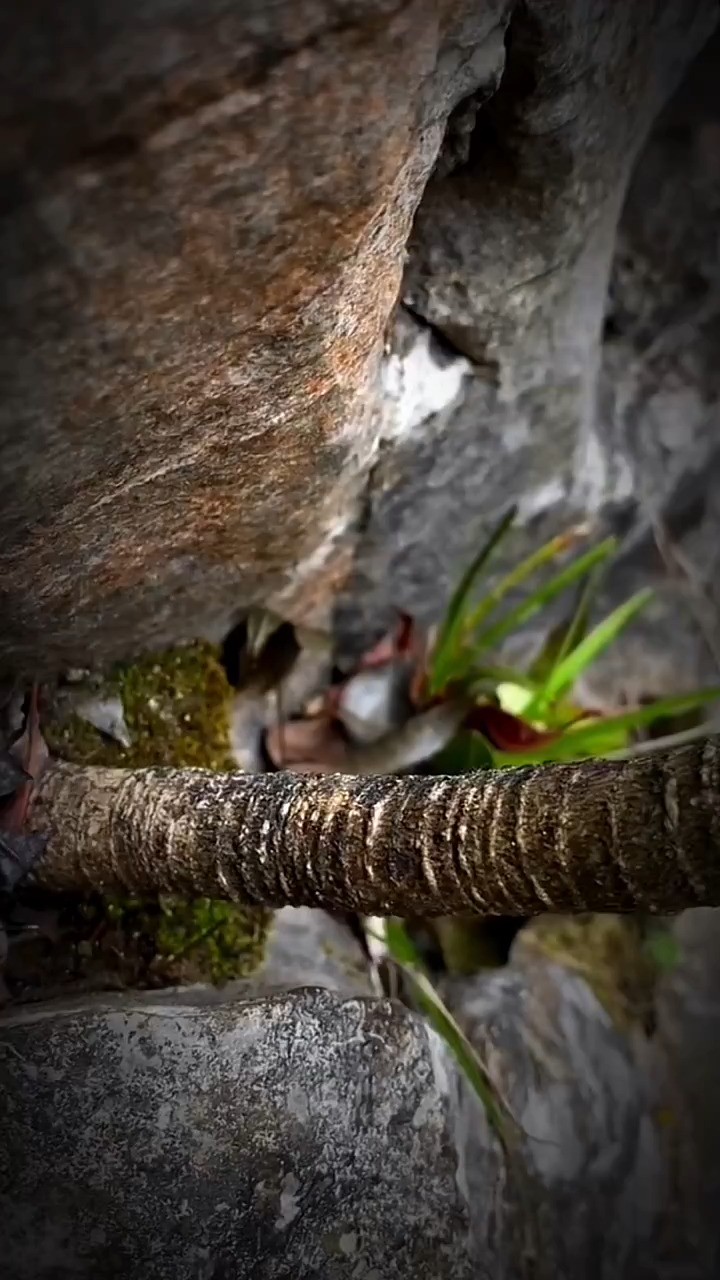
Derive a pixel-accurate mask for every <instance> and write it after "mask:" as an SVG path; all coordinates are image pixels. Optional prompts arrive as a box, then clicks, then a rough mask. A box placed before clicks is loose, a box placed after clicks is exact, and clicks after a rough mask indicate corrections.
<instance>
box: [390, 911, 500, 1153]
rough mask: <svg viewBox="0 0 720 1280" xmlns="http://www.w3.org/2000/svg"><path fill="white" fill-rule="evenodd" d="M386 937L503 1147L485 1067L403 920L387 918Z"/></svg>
mask: <svg viewBox="0 0 720 1280" xmlns="http://www.w3.org/2000/svg"><path fill="white" fill-rule="evenodd" d="M385 938H386V941H387V945H388V950H389V952H390V955H391V957H392V959H393V960H394V961H395V963H396V964H397V965H399V966H400V968H401V969H402V971H403V973H405V974H406V976H407V977H408V978H409V979H410V982H411V983H412V984H413V986H414V988H415V991H416V995H417V1000H418V1004H419V1005H420V1007H421V1008H422V1010H423V1012H424V1013H425V1015H426V1017H427V1018H428V1021H429V1022H430V1025H431V1026H432V1027H433V1028H434V1029H435V1031H436V1032H437V1034H438V1035H439V1036H440V1037H441V1038H442V1039H443V1040H444V1041H445V1043H446V1045H447V1046H448V1048H449V1049H450V1051H451V1053H453V1054H454V1056H455V1059H456V1061H457V1062H458V1064H459V1066H460V1068H461V1069H462V1071H463V1072H464V1074H465V1076H466V1078H467V1080H468V1082H469V1083H470V1085H471V1086H472V1088H473V1089H474V1090H475V1092H476V1094H477V1096H478V1098H479V1099H480V1102H481V1104H482V1106H483V1109H484V1111H485V1115H486V1118H487V1121H488V1124H489V1125H490V1126H491V1128H492V1129H493V1130H494V1131H495V1133H496V1135H497V1137H498V1138H499V1140H500V1142H501V1143H502V1144H503V1146H506V1144H507V1134H506V1116H505V1114H504V1109H503V1105H502V1103H501V1101H500V1100H499V1099H498V1097H497V1093H496V1090H495V1087H494V1085H493V1082H492V1080H491V1079H490V1075H489V1073H488V1070H487V1067H486V1066H485V1064H484V1062H483V1061H482V1059H481V1057H480V1055H479V1054H478V1053H477V1051H476V1050H475V1048H474V1047H473V1045H472V1044H471V1042H470V1041H469V1040H468V1038H467V1036H466V1035H465V1033H464V1031H463V1030H462V1028H461V1027H460V1026H459V1025H458V1023H457V1022H456V1021H455V1019H454V1017H453V1016H452V1014H451V1013H450V1010H449V1009H448V1008H447V1006H446V1005H445V1004H444V1002H443V1001H442V1000H441V998H440V996H439V995H438V993H437V991H436V990H435V988H434V987H433V985H432V983H431V982H430V980H429V978H428V977H427V975H426V973H425V972H424V969H423V965H422V961H421V959H420V955H419V952H418V950H417V948H416V947H415V944H414V942H413V940H412V938H411V937H410V935H409V933H408V931H407V929H406V928H405V926H404V924H403V923H402V921H400V920H387V921H386V922H385ZM508 1114H509V1113H508Z"/></svg>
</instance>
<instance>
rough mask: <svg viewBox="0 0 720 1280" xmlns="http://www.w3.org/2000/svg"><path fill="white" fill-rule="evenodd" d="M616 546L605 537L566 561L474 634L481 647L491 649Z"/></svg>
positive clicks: (610, 553) (606, 557)
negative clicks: (576, 557)
mask: <svg viewBox="0 0 720 1280" xmlns="http://www.w3.org/2000/svg"><path fill="white" fill-rule="evenodd" d="M616 546H617V543H616V540H615V539H614V538H606V539H605V541H604V542H601V543H599V545H598V546H597V547H591V549H590V550H589V551H586V552H585V554H584V555H582V556H579V557H578V559H577V560H573V562H572V564H569V565H567V567H566V568H565V569H562V570H561V571H560V572H559V573H558V574H556V575H555V576H554V577H553V578H551V579H550V581H549V582H546V583H544V584H543V586H541V587H538V589H537V591H534V592H533V594H532V595H531V596H529V597H528V599H527V600H523V601H521V603H520V604H518V605H516V607H515V608H514V609H511V610H510V612H509V613H507V614H505V616H504V617H503V618H501V619H500V621H499V622H497V623H496V624H495V626H493V627H490V628H488V629H486V630H484V631H481V632H480V635H479V636H478V637H477V644H478V647H479V648H482V649H492V648H494V647H495V646H496V645H498V644H499V643H500V642H501V640H504V639H505V638H506V636H508V635H511V634H512V632H513V631H517V630H519V628H520V627H523V626H524V625H525V624H526V623H527V622H529V621H530V620H531V618H534V617H535V615H536V614H538V613H539V612H540V611H541V609H545V608H546V607H547V606H548V605H549V604H552V602H553V600H555V599H557V597H558V596H559V595H562V593H563V592H564V591H567V590H568V588H569V587H572V586H573V585H574V584H575V583H576V582H578V581H579V580H580V579H581V578H583V577H585V576H586V575H587V574H588V573H590V571H591V570H593V569H595V568H596V567H597V566H598V565H600V564H602V563H603V562H604V561H605V560H607V559H608V557H609V556H610V555H612V553H613V551H614V550H615V548H616Z"/></svg>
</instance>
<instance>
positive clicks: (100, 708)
mask: <svg viewBox="0 0 720 1280" xmlns="http://www.w3.org/2000/svg"><path fill="white" fill-rule="evenodd" d="M76 712H77V715H78V716H79V717H80V719H81V720H86V721H87V723H88V724H91V725H92V726H93V728H94V729H97V730H98V732H99V733H104V734H105V736H106V737H107V738H113V739H114V740H115V742H119V743H120V745H121V746H123V747H129V746H130V745H131V741H130V733H129V730H128V727H127V724H126V722H125V709H124V707H123V704H122V701H121V699H120V698H119V697H115V696H113V697H111V698H88V699H87V700H86V701H85V702H81V703H80V704H79V706H78V707H77V708H76Z"/></svg>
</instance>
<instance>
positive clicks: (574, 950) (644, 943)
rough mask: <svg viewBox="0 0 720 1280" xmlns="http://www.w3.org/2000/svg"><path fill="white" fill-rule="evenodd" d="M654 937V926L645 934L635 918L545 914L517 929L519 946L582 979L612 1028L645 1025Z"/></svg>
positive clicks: (654, 971)
mask: <svg viewBox="0 0 720 1280" xmlns="http://www.w3.org/2000/svg"><path fill="white" fill-rule="evenodd" d="M657 935H658V926H657V925H654V926H653V929H652V931H651V932H650V933H648V930H647V929H646V927H645V925H644V923H643V921H642V920H640V919H639V918H638V917H635V916H616V915H585V916H545V917H542V918H541V919H539V920H536V921H534V922H533V923H532V925H529V926H527V927H526V928H525V929H524V930H523V931H522V933H521V934H520V945H521V946H522V947H523V949H527V950H530V951H532V950H539V951H541V952H542V953H543V954H544V955H545V956H547V957H548V958H549V959H550V960H554V961H556V962H557V963H558V964H562V965H564V966H565V968H567V969H571V970H573V971H575V972H576V973H578V974H579V975H580V976H581V977H583V978H585V980H586V982H587V983H588V985H589V986H590V987H591V988H592V990H593V991H594V993H595V995H596V996H597V998H598V1000H599V1001H600V1003H601V1004H602V1005H603V1006H604V1008H605V1009H606V1010H607V1012H608V1013H609V1014H610V1017H611V1018H612V1019H613V1021H614V1022H615V1024H616V1026H618V1027H620V1028H622V1029H627V1028H628V1027H629V1026H631V1025H632V1024H633V1023H635V1024H638V1023H639V1024H641V1025H643V1026H645V1027H647V1028H649V1027H650V1026H651V1024H652V1019H653V1005H654V996H655V987H656V984H657V981H658V978H659V976H660V974H661V972H662V970H663V967H664V966H663V964H662V963H661V961H660V959H659V958H658V947H657V945H656V941H655V940H656V938H657Z"/></svg>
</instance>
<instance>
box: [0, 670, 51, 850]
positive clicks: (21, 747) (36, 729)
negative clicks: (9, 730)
mask: <svg viewBox="0 0 720 1280" xmlns="http://www.w3.org/2000/svg"><path fill="white" fill-rule="evenodd" d="M10 751H11V753H12V755H13V757H14V759H15V760H16V761H17V763H18V765H19V766H20V768H21V769H23V770H24V772H25V774H26V775H27V781H26V782H23V783H22V784H21V785H20V786H19V787H18V789H17V791H16V792H15V794H14V796H13V797H12V798H11V799H8V800H7V801H6V803H5V804H4V805H3V806H2V812H1V815H0V816H1V818H2V826H3V829H4V830H5V831H7V832H10V833H13V834H16V835H19V834H20V833H21V832H22V830H23V828H24V826H25V822H26V820H27V816H28V813H29V811H30V804H31V802H32V795H33V790H34V784H35V782H37V780H38V778H39V777H40V774H41V773H42V771H43V769H44V768H45V765H46V763H47V759H48V754H49V753H48V749H47V745H46V743H45V739H44V738H43V736H42V733H41V732H40V715H39V712H38V686H37V685H36V684H34V685H33V687H32V689H31V691H30V700H29V705H28V711H27V715H26V717H25V728H24V729H23V732H22V733H21V735H20V737H19V738H18V739H17V741H16V742H14V743H13V744H12V746H11V747H10Z"/></svg>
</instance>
